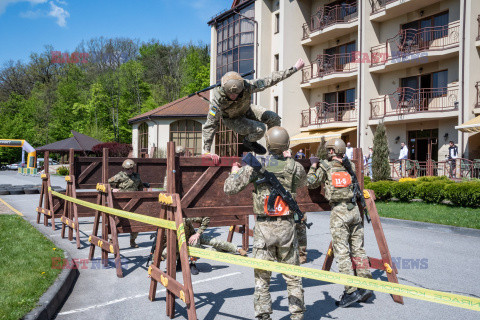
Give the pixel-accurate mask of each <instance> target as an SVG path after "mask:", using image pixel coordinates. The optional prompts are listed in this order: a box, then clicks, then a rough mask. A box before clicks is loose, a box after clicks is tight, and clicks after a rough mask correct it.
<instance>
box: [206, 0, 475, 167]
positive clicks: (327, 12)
mask: <svg viewBox="0 0 480 320" xmlns="http://www.w3.org/2000/svg"><path fill="white" fill-rule="evenodd" d="M479 14H480V1H476V0H370V1H357V0H339V1H331V0H316V1H313V0H301V1H287V0H273V1H270V0H257V1H234V3H233V4H232V8H231V9H230V10H228V11H226V12H223V13H221V14H219V15H218V16H217V17H215V18H213V19H212V20H211V21H210V22H209V24H210V25H211V27H212V29H211V40H212V46H211V50H212V51H211V68H212V69H211V82H212V83H214V82H216V81H218V79H219V78H220V77H221V75H222V74H223V73H224V71H225V72H226V71H230V70H235V68H237V69H236V70H235V71H240V72H245V68H247V67H251V68H254V69H255V70H256V73H255V77H264V76H268V75H270V74H271V73H272V72H273V71H274V70H277V69H285V68H288V67H290V66H292V65H293V64H294V63H295V62H296V60H297V59H298V58H302V59H304V61H305V67H304V68H303V70H301V71H299V72H298V73H296V74H295V75H293V76H292V77H290V78H289V79H287V80H285V81H283V82H281V83H279V84H278V85H276V86H275V87H273V88H269V89H267V90H265V91H264V92H262V93H259V94H257V96H256V97H254V102H255V103H257V104H260V105H262V106H264V107H266V108H268V109H270V110H273V111H277V112H278V113H279V115H280V116H281V117H282V125H283V126H284V127H286V128H287V130H288V131H289V133H290V135H291V137H292V146H293V149H294V151H296V150H298V149H300V148H302V149H304V150H306V151H307V152H306V153H307V155H309V154H310V153H314V152H315V151H316V149H317V148H318V144H319V141H320V139H321V137H322V136H324V137H325V138H327V139H328V138H330V137H339V136H341V137H342V139H344V140H345V141H347V142H351V144H352V146H359V147H361V148H362V149H363V150H364V152H367V148H368V146H370V145H372V144H373V134H374V132H375V129H376V127H377V126H378V124H379V123H381V122H383V123H384V124H385V126H386V130H387V136H388V143H389V148H390V152H391V153H390V157H391V158H392V159H396V158H398V156H399V152H400V143H401V142H405V143H406V144H407V146H408V148H409V159H412V160H418V161H425V160H427V159H428V158H431V159H433V160H435V161H442V160H444V159H445V157H446V155H447V154H448V143H449V141H453V142H454V143H455V144H456V145H457V146H458V148H459V152H460V156H463V157H465V158H471V159H474V158H480V134H475V133H468V132H463V131H459V130H457V129H456V128H455V127H461V125H462V124H464V123H465V122H467V121H469V120H472V119H473V118H475V117H476V116H478V115H480V108H479V103H478V96H479V94H478V85H477V83H478V82H479V81H480V72H479V71H480V55H479V50H480V40H479V39H480V38H479ZM229 19H230V21H232V22H233V24H232V29H231V30H229V29H228V28H226V27H225V21H228V20H229ZM235 21H238V23H239V29H238V30H237V29H236V24H235ZM220 29H221V32H219V30H220ZM226 29H227V30H228V32H227V34H225V30H226ZM244 33H248V37H247V36H245V35H244ZM237 35H239V36H240V39H239V40H240V41H239V42H238V47H241V46H242V39H243V40H247V41H249V42H250V43H248V44H246V45H248V46H251V47H252V49H251V50H249V51H248V53H250V55H251V57H250V58H248V59H250V60H248V61H249V64H248V65H247V63H246V62H245V63H243V70H242V65H241V64H240V63H241V62H242V61H243V59H247V57H246V56H245V55H244V56H243V57H240V55H238V61H239V64H238V66H235V64H236V62H235V48H236V46H235V45H237V43H236V42H235V41H236V40H235V38H236V36H237ZM230 36H232V37H233V41H232V43H231V46H230V44H229V41H228V38H229V37H230ZM225 45H226V46H227V47H225ZM226 50H227V51H226ZM228 50H233V53H234V54H233V56H232V59H233V60H229V59H230V56H229V54H228V52H229V51H228ZM239 51H240V48H239ZM243 52H244V53H245V52H246V51H245V50H244V51H243ZM231 62H232V63H233V64H231ZM232 65H233V67H232Z"/></svg>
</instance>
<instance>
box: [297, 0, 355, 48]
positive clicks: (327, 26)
mask: <svg viewBox="0 0 480 320" xmlns="http://www.w3.org/2000/svg"><path fill="white" fill-rule="evenodd" d="M357 10H358V8H357V4H356V3H355V4H352V5H336V6H333V7H326V8H325V7H322V8H320V9H319V10H318V11H317V12H316V13H315V14H314V15H313V16H312V17H311V18H310V21H309V23H305V24H303V37H302V44H303V45H310V46H312V45H315V44H318V43H321V42H323V41H327V40H329V39H331V38H336V37H339V36H342V35H345V34H348V33H349V32H352V31H353V30H354V29H352V28H358V11H357Z"/></svg>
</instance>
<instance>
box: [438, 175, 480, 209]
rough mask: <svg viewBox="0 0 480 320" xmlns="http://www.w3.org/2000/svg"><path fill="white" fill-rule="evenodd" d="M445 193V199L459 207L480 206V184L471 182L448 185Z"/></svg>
mask: <svg viewBox="0 0 480 320" xmlns="http://www.w3.org/2000/svg"><path fill="white" fill-rule="evenodd" d="M444 193H445V197H446V198H447V199H448V200H450V201H451V202H452V203H453V204H455V205H457V206H460V207H478V206H480V182H477V181H471V182H460V183H451V184H447V185H446V186H445V189H444Z"/></svg>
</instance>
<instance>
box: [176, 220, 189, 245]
mask: <svg viewBox="0 0 480 320" xmlns="http://www.w3.org/2000/svg"><path fill="white" fill-rule="evenodd" d="M177 240H178V251H180V250H181V248H182V244H184V243H185V242H187V240H186V238H185V226H184V224H183V222H182V223H180V225H179V226H178V230H177Z"/></svg>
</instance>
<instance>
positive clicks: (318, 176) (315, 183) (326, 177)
mask: <svg viewBox="0 0 480 320" xmlns="http://www.w3.org/2000/svg"><path fill="white" fill-rule="evenodd" d="M352 169H353V171H354V172H355V164H354V163H353V162H352ZM335 172H344V173H347V170H346V169H345V168H344V167H343V165H342V163H341V162H339V161H337V160H332V161H324V160H321V161H320V163H319V166H318V168H317V169H314V168H310V170H309V171H308V174H307V187H308V188H309V189H316V188H318V187H319V186H320V185H321V184H322V183H324V184H325V198H327V200H328V201H330V202H331V203H337V202H345V201H350V200H351V199H352V197H353V186H352V185H350V186H348V187H342V188H338V187H335V186H334V185H333V184H332V174H333V173H335ZM347 174H348V173H347Z"/></svg>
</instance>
